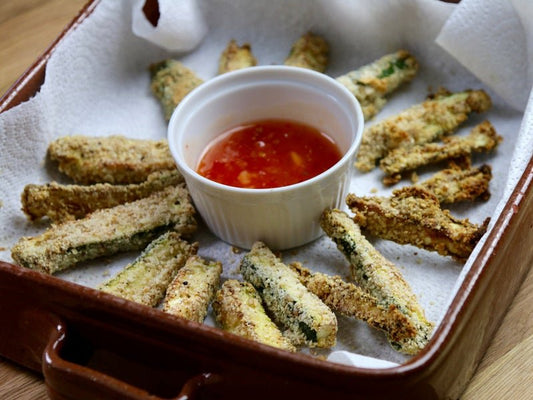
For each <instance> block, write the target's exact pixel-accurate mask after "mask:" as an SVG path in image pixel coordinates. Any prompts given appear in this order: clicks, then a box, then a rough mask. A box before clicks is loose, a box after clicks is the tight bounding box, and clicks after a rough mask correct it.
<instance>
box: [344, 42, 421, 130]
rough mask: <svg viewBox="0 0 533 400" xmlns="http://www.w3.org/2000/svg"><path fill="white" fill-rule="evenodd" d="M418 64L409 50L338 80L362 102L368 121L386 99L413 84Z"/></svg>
mask: <svg viewBox="0 0 533 400" xmlns="http://www.w3.org/2000/svg"><path fill="white" fill-rule="evenodd" d="M417 71H418V62H417V61H416V59H415V58H414V57H413V55H411V54H410V53H409V52H408V51H406V50H398V51H397V52H395V53H392V54H387V55H385V56H383V57H381V58H379V59H378V60H376V61H374V62H372V63H370V64H367V65H364V66H362V67H361V68H359V69H356V70H355V71H351V72H348V73H347V74H344V75H342V76H339V77H338V78H337V81H338V82H339V83H341V84H342V85H344V86H345V87H346V88H347V89H348V90H349V91H350V92H351V93H352V94H353V95H354V96H355V97H356V98H357V100H358V101H359V103H360V104H361V108H362V110H363V116H364V117H365V120H366V121H368V120H369V119H371V118H372V117H373V116H375V115H376V114H377V113H378V112H379V111H380V110H381V109H382V108H383V106H384V105H385V104H386V102H387V95H389V94H390V93H392V92H393V91H394V90H396V89H397V88H398V87H399V86H401V85H402V84H404V83H407V82H410V81H411V80H412V79H413V78H414V76H415V75H416V73H417Z"/></svg>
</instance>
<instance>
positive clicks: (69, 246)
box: [11, 185, 196, 274]
mask: <svg viewBox="0 0 533 400" xmlns="http://www.w3.org/2000/svg"><path fill="white" fill-rule="evenodd" d="M194 213H195V211H194V207H193V206H192V204H191V202H190V200H189V197H188V191H187V189H186V188H185V186H183V185H181V186H172V187H168V188H166V189H164V190H161V191H159V192H156V193H154V194H153V195H151V196H149V197H146V198H144V199H140V200H137V201H134V202H131V203H126V204H122V205H119V206H116V207H112V208H107V209H103V210H98V211H95V212H93V213H92V214H89V215H88V216H87V217H85V218H82V219H79V220H76V221H68V222H65V223H63V224H60V225H53V226H52V227H51V228H49V229H48V230H47V231H45V232H44V233H42V234H41V235H38V236H35V237H23V238H21V239H20V240H19V241H18V242H17V243H16V244H15V246H13V248H12V249H11V256H12V258H13V260H15V262H16V263H17V264H19V265H21V266H24V267H27V268H31V269H35V270H38V271H41V272H45V273H48V274H53V273H55V272H57V271H61V270H64V269H66V268H69V267H71V266H73V265H75V264H77V263H80V262H82V261H86V260H92V259H95V258H98V257H102V256H109V255H112V254H116V253H119V252H125V251H132V250H141V249H143V248H144V247H146V246H147V245H148V244H149V243H150V242H151V241H152V240H154V239H155V238H156V237H158V236H159V235H161V234H162V233H164V232H166V231H168V230H170V229H173V230H175V231H176V232H178V233H180V234H182V235H189V234H191V233H193V232H194V231H195V230H196V220H195V219H194Z"/></svg>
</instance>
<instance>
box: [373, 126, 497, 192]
mask: <svg viewBox="0 0 533 400" xmlns="http://www.w3.org/2000/svg"><path fill="white" fill-rule="evenodd" d="M502 140H503V138H502V137H501V136H500V135H498V134H497V133H496V130H495V129H494V127H493V126H492V124H491V123H490V122H489V121H484V122H482V123H481V124H479V125H477V126H475V127H474V129H472V131H471V132H470V134H468V135H467V136H464V137H456V136H449V137H445V138H443V143H424V144H419V145H414V146H412V147H409V148H405V147H400V148H397V149H394V150H391V151H390V152H389V153H388V154H387V155H386V156H385V158H383V159H382V160H381V161H380V163H379V167H380V168H381V170H383V172H385V173H386V174H387V176H386V177H385V178H384V179H383V183H385V184H386V185H390V184H394V183H396V182H398V181H399V180H400V179H401V178H402V173H404V172H406V171H412V170H415V169H417V168H419V167H423V166H425V165H429V164H435V163H438V162H441V161H444V160H450V159H456V158H459V157H464V156H470V154H472V153H474V152H488V151H491V150H493V149H494V148H496V146H498V144H499V143H500V142H501V141H502Z"/></svg>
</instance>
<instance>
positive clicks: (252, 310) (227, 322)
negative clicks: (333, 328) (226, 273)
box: [213, 279, 296, 351]
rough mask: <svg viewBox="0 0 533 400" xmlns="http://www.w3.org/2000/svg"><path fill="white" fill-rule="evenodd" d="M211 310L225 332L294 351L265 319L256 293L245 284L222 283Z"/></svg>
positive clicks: (228, 281)
mask: <svg viewBox="0 0 533 400" xmlns="http://www.w3.org/2000/svg"><path fill="white" fill-rule="evenodd" d="M213 311H214V313H215V318H216V321H217V323H218V324H219V325H220V326H221V327H222V329H224V330H225V331H228V332H231V333H234V334H236V335H239V336H243V337H245V338H247V339H250V340H254V341H256V342H259V343H263V344H267V345H269V346H273V347H277V348H280V349H284V350H289V351H295V350H296V349H295V347H294V346H293V345H292V343H291V342H290V341H289V340H288V339H287V338H286V337H284V336H283V335H282V334H281V331H280V330H279V329H278V327H277V326H276V324H274V322H272V320H271V319H270V318H269V317H268V315H267V313H266V311H265V309H264V308H263V305H262V303H261V297H260V296H259V293H257V291H256V290H255V288H254V287H253V286H252V285H251V284H250V283H248V282H239V281H237V280H235V279H229V280H227V281H226V282H224V283H223V284H222V288H221V289H220V290H219V291H218V292H217V293H216V295H215V300H214V301H213Z"/></svg>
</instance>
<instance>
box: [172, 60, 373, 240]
mask: <svg viewBox="0 0 533 400" xmlns="http://www.w3.org/2000/svg"><path fill="white" fill-rule="evenodd" d="M262 119H289V120H293V121H300V122H304V123H307V124H309V125H311V126H314V127H315V128H318V129H319V130H321V131H323V132H325V133H327V134H328V135H329V136H331V137H332V138H333V139H334V140H335V141H336V143H337V145H338V146H339V148H340V150H341V152H342V154H343V157H342V159H341V160H340V161H339V162H337V163H336V164H335V165H334V166H333V167H331V168H330V169H328V170H327V171H325V172H323V173H322V174H320V175H318V176H316V177H314V178H312V179H309V180H307V181H304V182H300V183H297V184H294V185H290V186H285V187H280V188H273V189H243V188H237V187H232V186H227V185H223V184H220V183H217V182H214V181H211V180H209V179H207V178H205V177H203V176H201V175H199V174H198V173H197V172H196V167H197V164H198V162H199V158H200V156H201V155H202V152H203V151H204V149H205V148H206V146H207V145H208V143H210V142H211V141H212V140H213V139H214V138H215V137H216V136H217V135H219V134H220V133H222V132H223V131H225V130H227V129H229V128H232V127H235V126H238V125H241V124H243V123H246V122H252V121H257V120H262ZM363 124H364V119H363V114H362V112H361V107H360V105H359V103H358V102H357V100H356V99H355V97H354V96H353V95H352V94H351V93H350V92H349V91H348V90H347V89H346V88H345V87H344V86H342V85H341V84H339V83H338V82H337V81H335V80H334V79H332V78H330V77H328V76H327V75H325V74H321V73H318V72H315V71H311V70H307V69H303V68H297V67H287V66H264V67H251V68H246V69H242V70H238V71H234V72H229V73H226V74H223V75H220V76H217V77H215V78H213V79H211V80H208V81H207V82H205V83H203V84H202V85H200V86H199V87H198V88H196V89H195V90H193V91H192V92H191V93H189V95H187V96H186V97H185V98H184V99H183V100H182V101H181V103H180V104H179V105H178V107H177V108H176V110H174V113H173V114H172V117H171V119H170V122H169V126H168V143H169V146H170V151H171V153H172V156H173V157H174V159H175V160H176V163H177V166H178V169H179V170H180V172H181V173H182V174H183V176H184V178H185V181H186V183H187V186H188V188H189V192H190V195H191V198H192V200H193V202H194V204H195V206H196V209H197V210H198V212H199V214H200V215H201V216H202V218H203V219H204V221H205V223H206V225H207V226H208V227H209V229H210V230H211V231H212V232H213V233H214V234H215V235H216V236H218V237H219V238H220V239H222V240H224V241H225V242H228V243H230V244H232V245H234V246H237V247H241V248H244V249H249V248H250V247H251V246H252V244H253V243H254V242H255V241H257V240H261V241H263V242H265V243H266V244H267V245H268V246H270V247H271V248H273V249H277V250H284V249H289V248H293V247H296V246H300V245H303V244H305V243H308V242H310V241H312V240H314V239H317V238H318V237H320V236H321V234H322V231H321V228H320V225H319V217H320V215H321V213H322V211H323V210H324V209H326V208H328V207H340V206H341V205H342V204H343V203H344V198H345V196H346V194H347V191H348V188H349V184H350V180H351V177H352V174H353V163H354V158H355V153H356V151H357V149H358V147H359V143H360V141H361V136H362V132H363Z"/></svg>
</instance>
